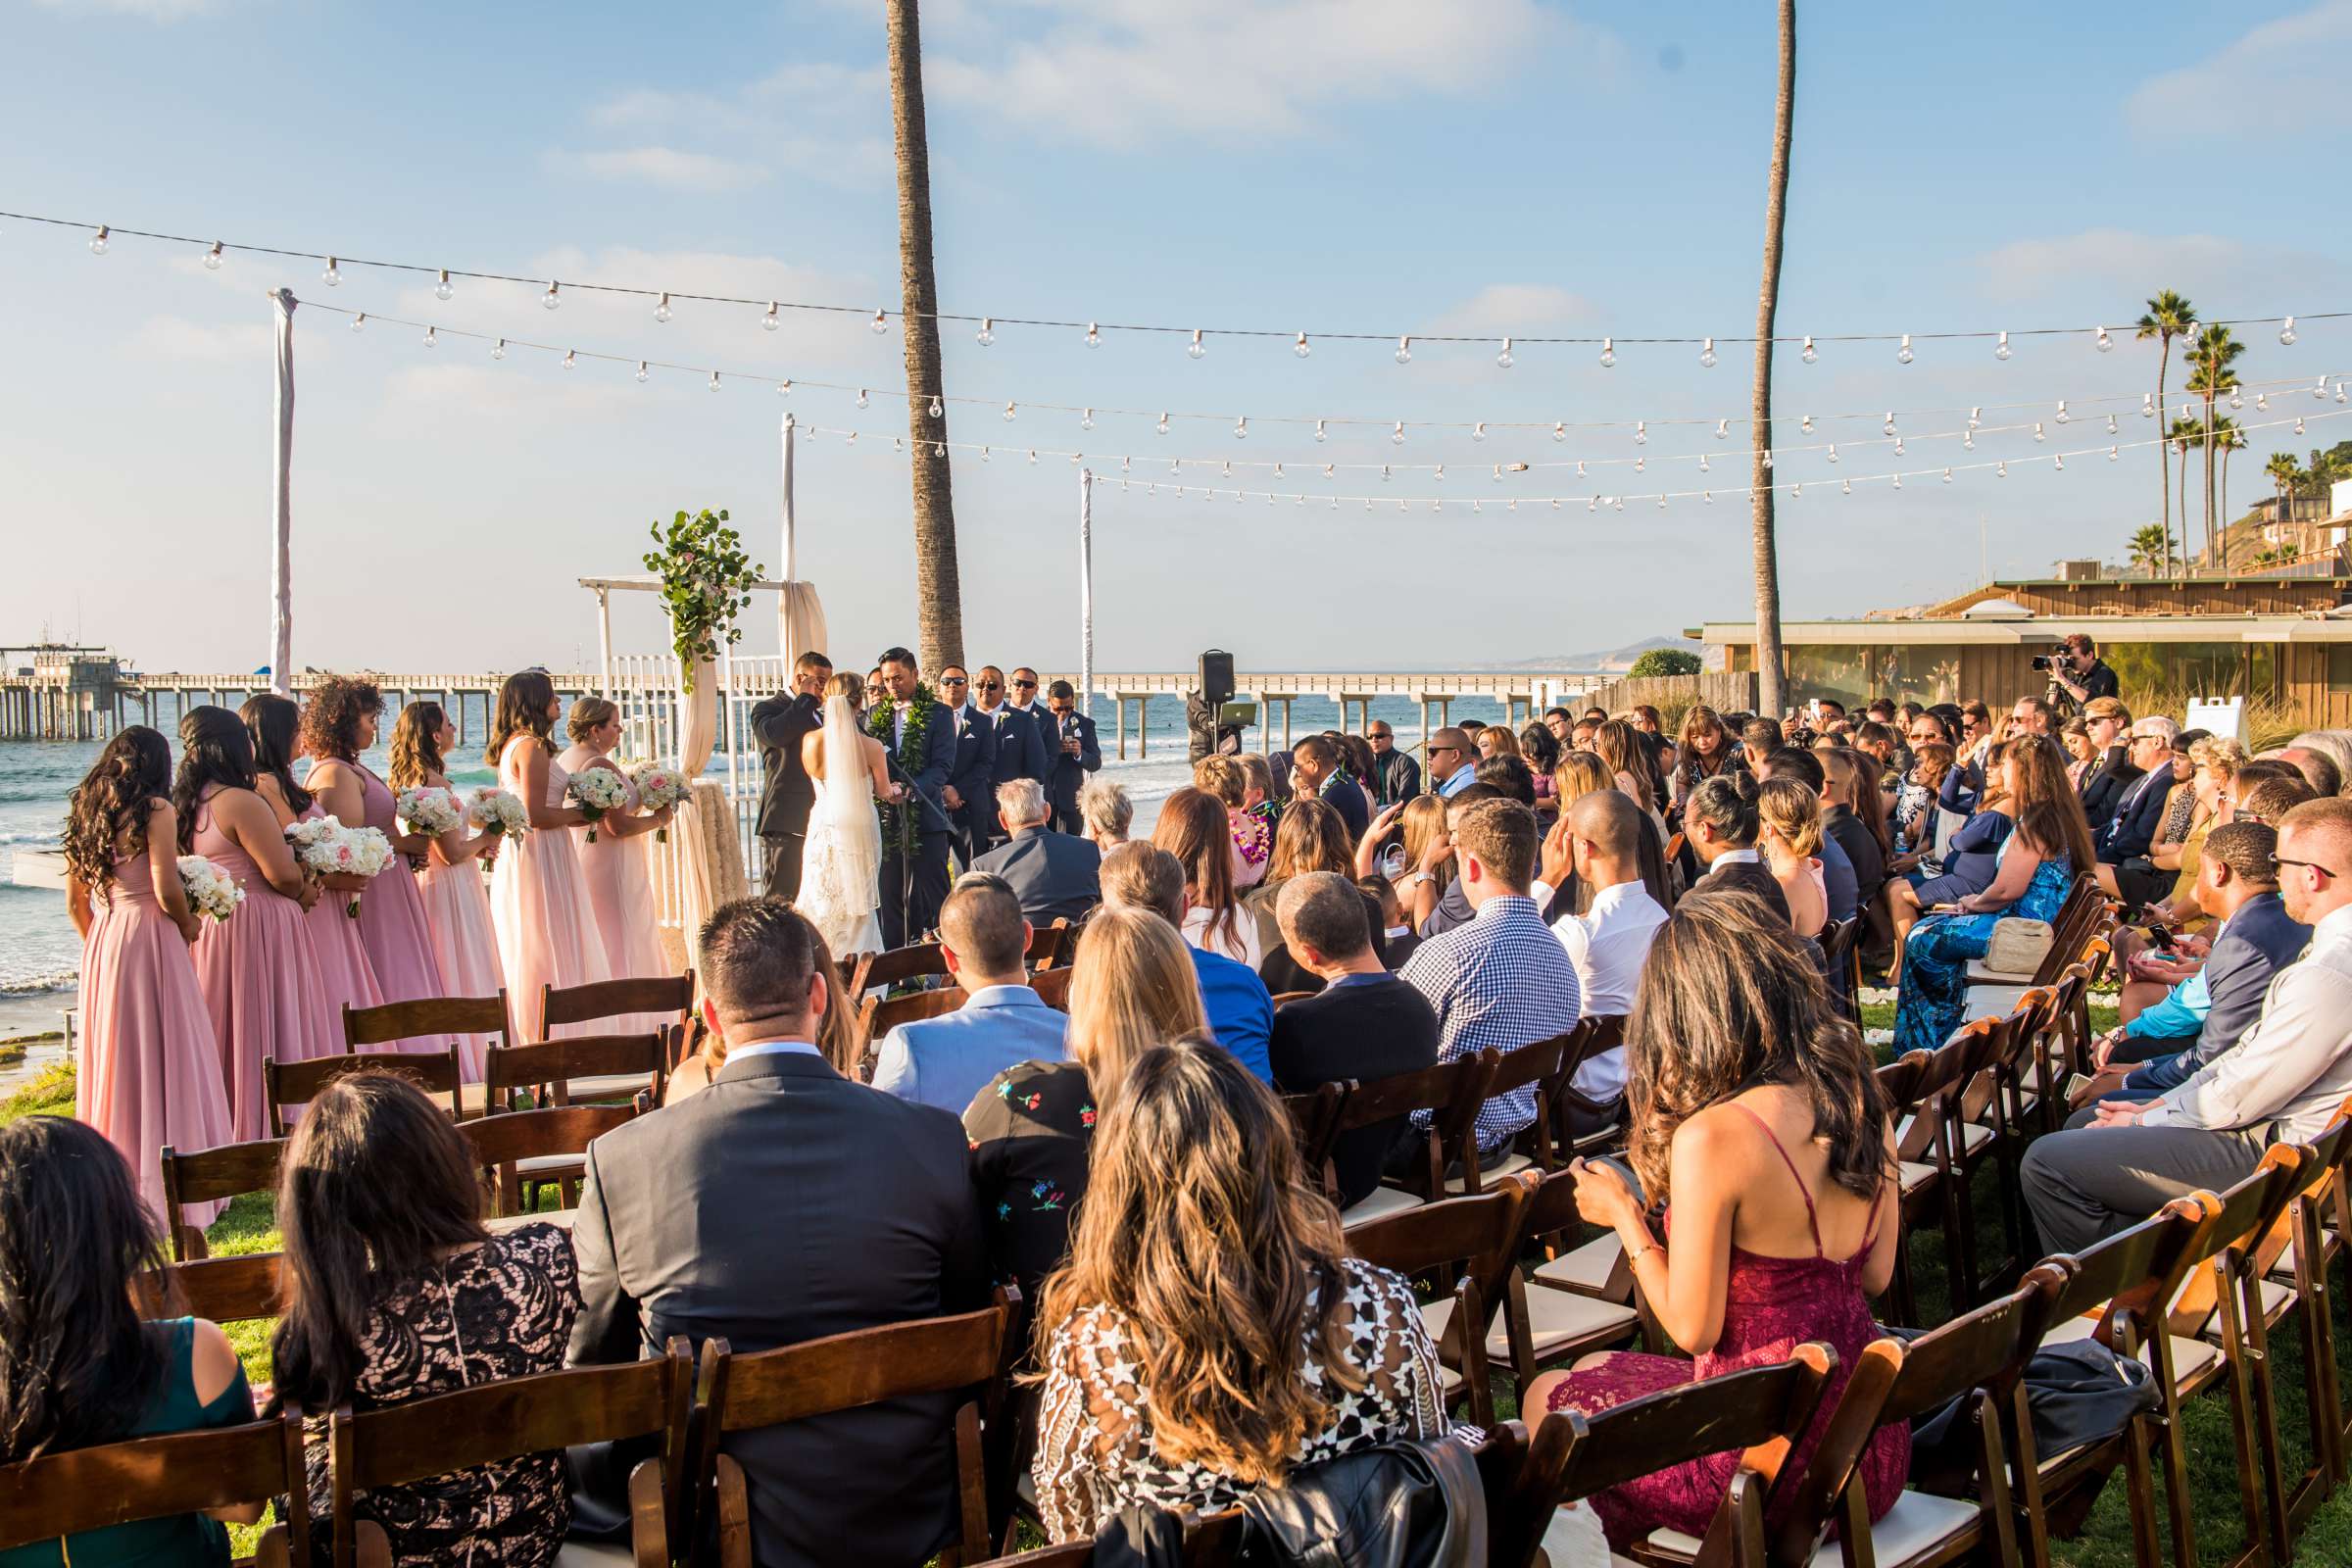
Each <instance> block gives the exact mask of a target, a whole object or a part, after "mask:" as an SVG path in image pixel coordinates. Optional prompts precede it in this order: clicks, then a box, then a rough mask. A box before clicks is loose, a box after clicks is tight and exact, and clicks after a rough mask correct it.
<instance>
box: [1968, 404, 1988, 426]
mask: <svg viewBox="0 0 2352 1568" xmlns="http://www.w3.org/2000/svg"><path fill="white" fill-rule="evenodd" d="M1984 422H1985V409H1984V407H1983V405H1981V404H1980V405H1979V406H1978V407H1976V408H1973V409H1970V410H1969V411H1968V427H1969V428H1970V429H1971V430H1974V429H1976V428H1977V427H1978V426H1979V425H1981V424H1983V423H1984Z"/></svg>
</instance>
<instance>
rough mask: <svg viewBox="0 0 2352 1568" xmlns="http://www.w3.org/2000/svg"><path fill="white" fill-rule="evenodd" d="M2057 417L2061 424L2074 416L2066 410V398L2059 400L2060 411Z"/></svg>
mask: <svg viewBox="0 0 2352 1568" xmlns="http://www.w3.org/2000/svg"><path fill="white" fill-rule="evenodd" d="M2055 417H2056V418H2057V420H2058V422H2059V423H2060V424H2064V423H2066V422H2067V421H2068V420H2070V419H2072V418H2073V417H2074V416H2073V415H2071V414H2069V413H2067V412H2066V399H2064V398H2060V399H2059V400H2058V413H2057V415H2056V416H2055Z"/></svg>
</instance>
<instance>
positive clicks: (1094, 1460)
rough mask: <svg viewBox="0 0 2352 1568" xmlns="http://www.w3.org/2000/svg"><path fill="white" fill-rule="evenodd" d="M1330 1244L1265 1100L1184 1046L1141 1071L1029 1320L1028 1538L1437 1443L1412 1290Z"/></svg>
mask: <svg viewBox="0 0 2352 1568" xmlns="http://www.w3.org/2000/svg"><path fill="white" fill-rule="evenodd" d="M1171 1194H1182V1195H1185V1196H1184V1200H1183V1201H1181V1202H1171V1201H1170V1195H1171ZM1347 1245H1348V1244H1347V1241H1346V1238H1344V1237H1343V1236H1342V1235H1341V1234H1340V1226H1339V1218H1338V1216H1337V1215H1336V1214H1334V1213H1333V1212H1332V1208H1331V1204H1330V1203H1328V1202H1327V1201H1324V1199H1323V1197H1322V1195H1321V1194H1320V1193H1318V1192H1316V1191H1315V1189H1314V1188H1313V1186H1312V1185H1310V1183H1309V1182H1308V1181H1307V1179H1306V1173H1305V1172H1304V1171H1303V1170H1302V1169H1301V1168H1300V1166H1299V1153H1298V1150H1297V1149H1296V1147H1295V1146H1294V1145H1293V1143H1292V1141H1291V1130H1290V1125H1289V1121H1288V1118H1286V1117H1285V1116H1284V1114H1283V1109H1282V1105H1281V1103H1280V1102H1279V1101H1277V1100H1276V1099H1275V1098H1274V1096H1273V1095H1272V1094H1271V1093H1270V1092H1268V1091H1267V1090H1266V1089H1265V1088H1264V1087H1263V1086H1262V1085H1260V1084H1258V1083H1255V1082H1253V1081H1251V1079H1250V1075H1249V1074H1248V1073H1246V1072H1243V1071H1241V1070H1239V1068H1238V1066H1237V1065H1236V1063H1235V1062H1234V1060H1233V1058H1232V1057H1231V1056H1230V1055H1228V1054H1226V1053H1224V1052H1221V1051H1217V1050H1215V1049H1213V1048H1211V1047H1208V1046H1205V1045H1203V1044H1201V1043H1198V1042H1195V1041H1180V1042H1178V1043H1177V1044H1175V1045H1172V1046H1160V1047H1156V1048H1154V1049H1153V1050H1151V1051H1149V1052H1146V1053H1145V1054H1144V1055H1143V1057H1142V1058H1141V1059H1140V1060H1138V1061H1137V1062H1136V1064H1135V1065H1134V1067H1133V1068H1131V1069H1130V1070H1129V1072H1128V1074H1127V1078H1126V1081H1125V1083H1124V1084H1122V1085H1121V1086H1120V1087H1119V1089H1118V1090H1117V1092H1116V1093H1114V1094H1113V1095H1112V1096H1111V1099H1110V1103H1109V1104H1108V1105H1107V1106H1106V1107H1104V1109H1103V1119H1102V1126H1101V1128H1100V1129H1099V1130H1098V1132H1097V1134H1096V1137H1095V1154H1094V1171H1093V1174H1092V1177H1091V1179H1090V1181H1089V1183H1088V1188H1087V1200H1086V1207H1085V1208H1084V1209H1083V1210H1082V1211H1081V1212H1080V1213H1079V1216H1078V1224H1077V1226H1076V1229H1075V1231H1074V1232H1073V1234H1072V1235H1071V1238H1070V1261H1069V1263H1068V1265H1067V1266H1066V1267H1064V1268H1062V1269H1061V1270H1059V1271H1058V1272H1056V1273H1055V1274H1054V1276H1053V1277H1052V1278H1050V1279H1049V1280H1047V1281H1046V1285H1045V1292H1044V1297H1043V1299H1042V1301H1041V1302H1040V1305H1039V1311H1038V1317H1037V1344H1038V1345H1039V1347H1040V1353H1039V1357H1038V1359H1039V1360H1040V1362H1041V1363H1042V1364H1043V1365H1044V1367H1045V1371H1046V1382H1045V1391H1044V1396H1043V1410H1042V1413H1041V1416H1040V1419H1039V1422H1038V1430H1039V1433H1040V1437H1039V1441H1038V1449H1037V1459H1036V1462H1035V1464H1034V1465H1033V1466H1032V1474H1033V1476H1034V1477H1035V1480H1036V1483H1037V1505H1038V1517H1039V1520H1040V1522H1041V1523H1043V1524H1044V1526H1045V1530H1046V1535H1047V1538H1048V1539H1049V1540H1051V1541H1054V1542H1057V1543H1058V1542H1067V1541H1083V1540H1085V1539H1086V1538H1087V1537H1088V1536H1091V1535H1093V1534H1094V1533H1095V1532H1096V1531H1098V1530H1099V1529H1101V1528H1102V1527H1103V1525H1105V1524H1107V1523H1108V1522H1109V1521H1110V1519H1111V1518H1112V1517H1113V1516H1114V1515H1116V1514H1118V1513H1119V1512H1120V1511H1121V1510H1122V1509H1125V1508H1127V1507H1130V1506H1133V1505H1137V1504H1141V1505H1143V1506H1146V1507H1153V1508H1189V1509H1193V1510H1195V1511H1198V1512H1201V1513H1213V1512H1216V1511H1217V1510H1219V1509H1224V1508H1230V1507H1233V1506H1234V1505H1236V1504H1237V1503H1239V1502H1240V1501H1241V1500H1242V1498H1243V1497H1245V1496H1247V1495H1249V1494H1250V1493H1251V1492H1252V1491H1254V1490H1256V1489H1257V1488H1259V1487H1261V1486H1280V1485H1281V1484H1282V1482H1283V1480H1284V1478H1285V1477H1287V1476H1288V1475H1289V1474H1290V1472H1291V1471H1292V1469H1293V1468H1294V1467H1304V1466H1309V1465H1315V1464H1320V1463H1322V1462H1323V1461H1325V1460H1327V1459H1334V1458H1338V1457H1339V1456H1341V1455H1342V1454H1347V1453H1352V1452H1355V1451H1357V1450H1358V1449H1362V1448H1369V1447H1374V1446H1379V1445H1381V1444H1388V1443H1400V1442H1410V1441H1413V1440H1417V1439H1424V1438H1434V1437H1439V1436H1442V1435H1444V1434H1445V1432H1446V1430H1447V1426H1448V1423H1447V1421H1446V1405H1445V1397H1444V1394H1443V1392H1442V1390H1441V1384H1440V1377H1439V1367H1438V1355H1437V1347H1436V1345H1435V1344H1434V1343H1432V1341H1431V1340H1430V1337H1429V1331H1428V1330H1427V1329H1426V1328H1425V1327H1424V1326H1423V1325H1422V1321H1421V1310H1420V1307H1419V1306H1418V1305H1417V1304H1416V1303H1415V1301H1414V1299H1413V1293H1412V1288H1411V1286H1410V1285H1409V1284H1407V1282H1405V1281H1404V1280H1402V1279H1400V1278H1398V1277H1397V1275H1394V1274H1391V1273H1389V1272H1388V1271H1387V1270H1385V1269H1379V1268H1375V1267H1373V1266H1372V1265H1370V1264H1368V1263H1363V1262H1358V1261H1356V1260H1355V1259H1353V1258H1350V1257H1348V1255H1347ZM1212 1279H1213V1280H1216V1281H1217V1282H1218V1289H1217V1290H1216V1291H1215V1292H1213V1293H1211V1292H1209V1291H1207V1290H1204V1289H1202V1287H1201V1282H1202V1281H1205V1280H1212ZM875 1560H877V1561H878V1560H880V1559H879V1558H877V1559H875Z"/></svg>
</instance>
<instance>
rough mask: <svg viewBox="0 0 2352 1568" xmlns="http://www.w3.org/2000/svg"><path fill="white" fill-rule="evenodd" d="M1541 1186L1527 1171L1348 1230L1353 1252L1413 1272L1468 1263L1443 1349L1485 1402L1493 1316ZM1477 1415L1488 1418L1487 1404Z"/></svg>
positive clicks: (1407, 1274)
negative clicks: (1526, 1212)
mask: <svg viewBox="0 0 2352 1568" xmlns="http://www.w3.org/2000/svg"><path fill="white" fill-rule="evenodd" d="M1534 1187H1535V1178H1534V1177H1533V1176H1532V1175H1530V1174H1528V1173H1526V1172H1521V1173H1520V1174H1518V1175H1513V1176H1505V1177H1504V1178H1502V1180H1500V1181H1498V1182H1496V1183H1495V1185H1494V1186H1493V1187H1491V1188H1489V1189H1487V1190H1486V1191H1485V1192H1483V1193H1479V1194H1476V1195H1474V1196H1471V1197H1467V1198H1447V1199H1441V1200H1439V1201H1436V1202H1431V1203H1423V1204H1421V1205H1420V1206H1418V1207H1416V1208H1408V1209H1403V1210H1400V1211H1399V1212H1397V1213H1394V1214H1384V1215H1382V1216H1381V1217H1380V1218H1379V1219H1371V1220H1365V1221H1363V1222H1362V1223H1360V1224H1357V1225H1352V1226H1349V1227H1348V1230H1347V1232H1346V1233H1345V1234H1346V1236H1347V1239H1348V1252H1349V1254H1350V1255H1352V1256H1355V1257H1359V1258H1362V1259H1363V1260H1364V1261H1365V1262H1367V1263H1371V1264H1375V1265H1377V1266H1379V1267H1381V1268H1385V1269H1389V1270H1392V1271H1394V1272H1396V1273H1398V1274H1402V1275H1404V1276H1405V1277H1406V1278H1408V1279H1409V1278H1411V1277H1413V1276H1414V1275H1417V1274H1427V1273H1431V1272H1433V1271H1439V1272H1440V1277H1441V1283H1443V1277H1444V1272H1445V1271H1450V1270H1451V1269H1452V1268H1453V1267H1454V1266H1455V1265H1456V1264H1460V1265H1462V1266H1463V1267H1464V1270H1465V1272H1464V1274H1463V1277H1462V1280H1461V1282H1460V1284H1459V1285H1458V1286H1457V1287H1456V1299H1457V1301H1458V1302H1459V1304H1458V1305H1457V1306H1456V1308H1455V1310H1454V1313H1453V1316H1452V1317H1451V1318H1450V1319H1449V1320H1448V1321H1447V1322H1446V1334H1445V1339H1444V1341H1443V1343H1441V1344H1440V1346H1439V1347H1438V1351H1439V1354H1440V1356H1441V1357H1444V1358H1445V1359H1446V1360H1447V1361H1448V1363H1449V1364H1453V1365H1456V1366H1458V1367H1460V1368H1461V1370H1462V1372H1463V1373H1464V1375H1465V1376H1466V1377H1468V1378H1470V1380H1471V1384H1472V1391H1473V1397H1474V1399H1475V1400H1476V1401H1477V1402H1478V1403H1484V1402H1485V1399H1486V1394H1485V1390H1484V1384H1485V1381H1486V1378H1485V1369H1486V1344H1487V1321H1488V1318H1489V1317H1490V1315H1491V1314H1492V1310H1493V1308H1494V1307H1495V1305H1496V1304H1498V1303H1499V1302H1501V1301H1502V1300H1503V1299H1504V1297H1505V1296H1506V1295H1507V1294H1508V1290H1509V1282H1508V1276H1509V1274H1510V1272H1511V1270H1512V1268H1513V1267H1514V1266H1515V1265H1516V1262H1517V1257H1518V1242H1519V1235H1520V1223H1519V1217H1520V1214H1521V1211H1522V1210H1523V1209H1524V1208H1525V1207H1526V1204H1527V1199H1528V1195H1529V1193H1530V1192H1531V1191H1532V1190H1533V1189H1534ZM1474 1408H1475V1405H1474ZM1474 1418H1476V1419H1483V1418H1484V1412H1480V1415H1479V1416H1478V1417H1474Z"/></svg>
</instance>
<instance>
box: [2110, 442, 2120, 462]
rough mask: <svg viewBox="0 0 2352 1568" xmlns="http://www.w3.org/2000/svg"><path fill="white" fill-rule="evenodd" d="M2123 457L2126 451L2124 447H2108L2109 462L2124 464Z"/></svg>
mask: <svg viewBox="0 0 2352 1568" xmlns="http://www.w3.org/2000/svg"><path fill="white" fill-rule="evenodd" d="M2123 456H2124V449H2123V448H2122V447H2120V446H2115V445H2112V444H2110V445H2109V446H2108V448H2107V461H2108V462H2109V463H2120V462H2122V461H2123Z"/></svg>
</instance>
